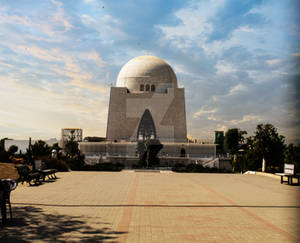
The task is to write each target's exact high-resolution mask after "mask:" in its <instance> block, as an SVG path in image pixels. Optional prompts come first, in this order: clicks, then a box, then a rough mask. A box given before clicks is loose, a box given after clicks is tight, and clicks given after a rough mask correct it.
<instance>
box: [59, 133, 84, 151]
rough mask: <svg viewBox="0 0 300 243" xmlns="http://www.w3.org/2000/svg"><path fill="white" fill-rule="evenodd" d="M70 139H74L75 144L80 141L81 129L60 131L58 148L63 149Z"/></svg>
mask: <svg viewBox="0 0 300 243" xmlns="http://www.w3.org/2000/svg"><path fill="white" fill-rule="evenodd" d="M71 138H73V139H74V141H76V142H81V141H82V129H81V128H63V129H61V139H60V146H61V147H62V148H64V147H65V144H66V142H67V141H69V140H70V139H71Z"/></svg>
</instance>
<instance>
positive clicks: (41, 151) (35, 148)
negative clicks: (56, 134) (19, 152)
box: [27, 140, 51, 157]
mask: <svg viewBox="0 0 300 243" xmlns="http://www.w3.org/2000/svg"><path fill="white" fill-rule="evenodd" d="M29 150H31V151H32V155H33V156H34V157H41V156H50V154H51V147H50V146H49V145H48V144H47V143H46V142H44V141H43V140H38V141H36V142H35V143H34V144H33V145H32V146H31V149H29ZM27 152H28V150H27Z"/></svg>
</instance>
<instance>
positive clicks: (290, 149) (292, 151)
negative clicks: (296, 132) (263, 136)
mask: <svg viewBox="0 0 300 243" xmlns="http://www.w3.org/2000/svg"><path fill="white" fill-rule="evenodd" d="M284 163H287V164H295V167H296V168H295V169H296V171H297V172H299V171H300V143H299V144H298V145H296V146H295V145H294V144H289V145H288V146H287V147H286V149H285V151H284Z"/></svg>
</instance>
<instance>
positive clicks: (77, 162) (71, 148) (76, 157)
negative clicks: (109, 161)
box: [64, 133, 84, 170]
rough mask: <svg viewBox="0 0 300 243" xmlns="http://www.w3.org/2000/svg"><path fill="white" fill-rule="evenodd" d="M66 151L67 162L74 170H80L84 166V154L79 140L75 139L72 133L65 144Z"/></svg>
mask: <svg viewBox="0 0 300 243" xmlns="http://www.w3.org/2000/svg"><path fill="white" fill-rule="evenodd" d="M64 151H65V152H66V157H67V163H68V165H69V166H70V168H71V169H72V170H80V169H82V168H83V166H84V155H83V154H81V153H80V150H79V148H78V142H77V141H75V136H74V135H73V133H71V136H70V137H69V140H68V141H67V142H66V144H65V148H64Z"/></svg>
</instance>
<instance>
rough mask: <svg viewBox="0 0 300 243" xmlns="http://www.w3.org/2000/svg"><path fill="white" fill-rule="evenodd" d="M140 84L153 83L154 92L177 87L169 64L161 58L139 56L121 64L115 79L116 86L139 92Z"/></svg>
mask: <svg viewBox="0 0 300 243" xmlns="http://www.w3.org/2000/svg"><path fill="white" fill-rule="evenodd" d="M141 85H144V86H146V85H150V86H151V85H152V86H153V85H154V86H155V92H159V93H160V92H166V91H167V88H177V78H176V75H175V73H174V71H173V69H172V68H171V66H170V65H169V64H168V63H166V62H165V61H164V60H163V59H161V58H158V57H154V56H140V57H136V58H133V59H131V60H130V61H129V62H127V63H126V64H125V65H124V66H123V68H122V69H121V71H120V73H119V76H118V79H117V87H127V88H128V89H129V91H130V92H140V91H141V89H140V88H141Z"/></svg>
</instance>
